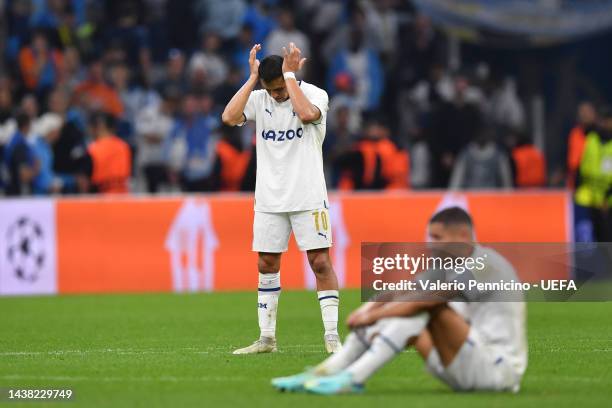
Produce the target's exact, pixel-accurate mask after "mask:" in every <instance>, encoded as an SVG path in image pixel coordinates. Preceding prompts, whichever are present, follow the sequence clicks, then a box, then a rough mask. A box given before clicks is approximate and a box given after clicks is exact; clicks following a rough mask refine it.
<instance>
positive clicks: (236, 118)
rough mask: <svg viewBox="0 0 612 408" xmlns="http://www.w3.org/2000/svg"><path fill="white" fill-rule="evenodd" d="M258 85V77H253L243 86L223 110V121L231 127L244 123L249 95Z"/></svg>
mask: <svg viewBox="0 0 612 408" xmlns="http://www.w3.org/2000/svg"><path fill="white" fill-rule="evenodd" d="M255 85H257V76H254V75H251V76H250V77H249V79H248V80H247V81H246V82H245V83H244V85H242V87H241V88H240V89H239V90H238V92H236V94H235V95H234V96H233V97H232V99H230V101H229V102H228V104H227V106H225V109H224V110H223V114H222V115H221V120H222V121H223V123H225V124H226V125H229V126H236V125H237V124H239V123H242V121H243V117H242V114H243V112H244V107H245V106H246V104H247V101H248V100H249V95H250V94H251V92H252V91H253V89H254V88H255Z"/></svg>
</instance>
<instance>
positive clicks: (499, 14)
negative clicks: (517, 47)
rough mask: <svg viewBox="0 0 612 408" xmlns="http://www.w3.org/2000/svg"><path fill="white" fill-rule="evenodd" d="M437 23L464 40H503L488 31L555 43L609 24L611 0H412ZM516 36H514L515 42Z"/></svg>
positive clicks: (609, 25) (607, 26) (610, 22)
mask: <svg viewBox="0 0 612 408" xmlns="http://www.w3.org/2000/svg"><path fill="white" fill-rule="evenodd" d="M413 2H414V4H415V5H416V6H417V8H418V9H419V11H420V12H422V13H424V14H426V15H428V16H429V17H430V18H431V19H432V21H433V22H434V23H436V24H438V25H441V26H445V27H447V28H449V29H451V30H454V31H456V32H457V33H458V34H459V35H460V34H461V33H462V31H463V33H464V35H463V37H464V39H466V40H473V41H477V42H488V43H495V42H496V41H498V42H499V43H500V44H503V39H502V38H496V37H495V36H494V35H491V34H499V35H502V36H503V35H508V36H515V37H520V39H522V40H523V41H524V42H525V43H532V44H534V45H535V44H539V43H555V42H562V41H569V40H573V39H576V38H580V37H583V36H586V35H589V34H594V33H597V32H599V31H603V30H605V29H608V28H610V27H612V1H611V0H536V1H533V0H529V1H528V0H413ZM516 40H517V38H514V41H515V42H516Z"/></svg>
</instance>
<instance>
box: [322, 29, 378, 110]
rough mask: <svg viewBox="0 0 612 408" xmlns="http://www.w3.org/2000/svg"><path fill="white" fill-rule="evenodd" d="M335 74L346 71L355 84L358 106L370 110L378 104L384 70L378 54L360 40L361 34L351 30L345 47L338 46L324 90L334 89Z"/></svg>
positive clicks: (334, 90) (330, 90)
mask: <svg viewBox="0 0 612 408" xmlns="http://www.w3.org/2000/svg"><path fill="white" fill-rule="evenodd" d="M339 73H348V74H350V75H351V77H352V78H353V79H354V83H355V86H356V89H355V100H356V103H357V104H358V106H359V107H360V109H362V110H364V111H374V110H376V109H377V108H378V106H379V104H380V99H381V96H382V92H383V85H384V73H383V69H382V65H381V61H380V58H379V56H378V55H377V54H376V52H374V51H373V50H372V49H370V48H367V47H366V45H365V42H364V33H363V31H362V30H360V29H358V28H355V29H353V30H351V36H350V41H349V46H348V47H347V48H342V49H340V50H339V51H338V53H337V54H336V55H335V56H334V57H333V58H332V62H331V66H330V69H329V71H328V79H327V83H328V86H327V91H328V92H329V93H330V94H331V95H334V94H335V93H336V92H337V89H336V84H335V79H336V77H337V75H338V74H339Z"/></svg>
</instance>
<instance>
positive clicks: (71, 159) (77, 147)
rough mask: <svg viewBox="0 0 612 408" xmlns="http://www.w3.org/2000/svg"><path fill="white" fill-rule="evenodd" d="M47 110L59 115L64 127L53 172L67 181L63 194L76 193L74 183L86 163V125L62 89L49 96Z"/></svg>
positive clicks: (60, 135) (57, 144) (54, 152)
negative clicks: (72, 107)
mask: <svg viewBox="0 0 612 408" xmlns="http://www.w3.org/2000/svg"><path fill="white" fill-rule="evenodd" d="M47 109H48V111H49V112H50V113H53V114H55V115H57V116H58V117H59V118H60V120H61V122H62V127H61V129H60V131H59V136H58V139H57V140H56V141H55V142H54V143H53V144H52V147H53V172H54V173H55V174H56V175H57V176H58V177H60V178H62V179H64V180H65V181H66V180H68V181H70V182H65V183H64V185H63V188H62V192H65V193H76V192H77V186H76V185H75V183H74V180H75V178H76V176H77V175H78V174H80V173H82V172H83V168H84V166H85V163H86V152H87V150H86V146H85V134H84V131H83V128H84V124H83V123H82V122H81V117H80V116H79V115H78V114H77V113H76V112H74V110H70V108H69V103H68V94H67V93H66V91H64V90H63V89H61V88H56V89H55V90H53V91H52V92H51V93H50V94H49V98H48V101H47Z"/></svg>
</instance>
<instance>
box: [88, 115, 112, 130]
mask: <svg viewBox="0 0 612 408" xmlns="http://www.w3.org/2000/svg"><path fill="white" fill-rule="evenodd" d="M115 122H116V120H115V117H114V116H113V115H111V114H110V113H107V112H93V113H92V114H91V116H89V123H91V125H92V126H98V125H99V124H101V123H102V124H104V126H105V127H106V128H107V129H109V130H114V129H115Z"/></svg>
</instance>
